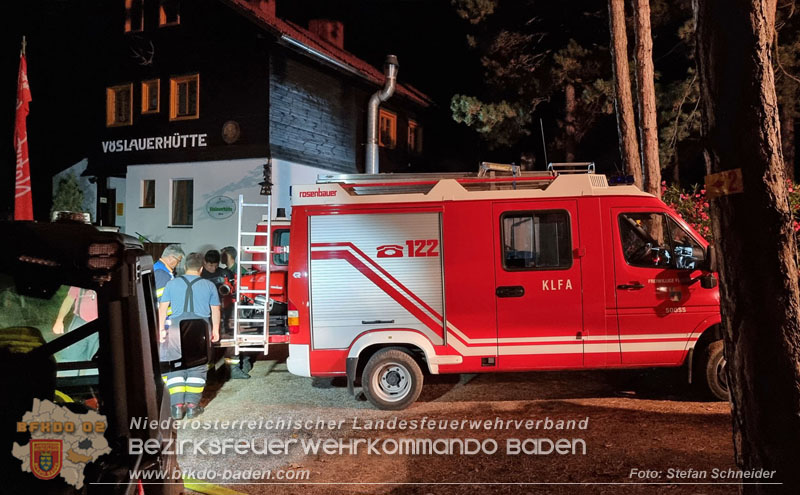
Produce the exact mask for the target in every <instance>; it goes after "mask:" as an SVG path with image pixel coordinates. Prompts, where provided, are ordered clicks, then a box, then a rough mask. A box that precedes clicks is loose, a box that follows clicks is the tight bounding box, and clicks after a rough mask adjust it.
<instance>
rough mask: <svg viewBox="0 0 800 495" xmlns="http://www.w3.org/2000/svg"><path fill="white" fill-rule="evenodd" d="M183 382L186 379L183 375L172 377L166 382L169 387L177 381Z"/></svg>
mask: <svg viewBox="0 0 800 495" xmlns="http://www.w3.org/2000/svg"><path fill="white" fill-rule="evenodd" d="M183 382H184V380H183V377H182V376H175V377H172V378H170V379H169V380H167V381H166V384H167V386H168V387H169V386H171V385H173V384H175V383H183Z"/></svg>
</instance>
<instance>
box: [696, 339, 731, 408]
mask: <svg viewBox="0 0 800 495" xmlns="http://www.w3.org/2000/svg"><path fill="white" fill-rule="evenodd" d="M702 364H703V368H702V370H703V371H704V372H705V384H706V386H707V387H708V390H709V391H710V392H711V395H713V396H714V397H715V398H717V399H719V400H728V397H729V394H730V391H729V390H728V375H727V373H726V371H725V365H726V361H725V354H724V353H723V349H722V341H721V340H716V341H714V342H711V343H710V344H708V346H706V348H705V349H704V352H703V362H702Z"/></svg>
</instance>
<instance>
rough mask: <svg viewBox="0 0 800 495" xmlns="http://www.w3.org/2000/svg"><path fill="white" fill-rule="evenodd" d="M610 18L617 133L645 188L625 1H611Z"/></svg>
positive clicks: (630, 169) (629, 171)
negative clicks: (629, 53) (634, 116)
mask: <svg viewBox="0 0 800 495" xmlns="http://www.w3.org/2000/svg"><path fill="white" fill-rule="evenodd" d="M608 20H609V25H610V30H611V59H612V61H613V68H614V71H613V72H614V92H615V94H614V104H615V106H616V109H617V136H618V137H619V153H620V156H621V157H622V163H623V164H624V167H625V174H626V175H631V176H633V182H634V184H636V186H637V187H638V188H639V189H642V188H643V185H644V184H643V183H642V163H641V162H640V161H639V143H638V142H637V141H636V123H635V122H634V120H633V95H631V76H630V69H629V68H628V33H627V30H626V28H625V0H608Z"/></svg>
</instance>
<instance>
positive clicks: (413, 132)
mask: <svg viewBox="0 0 800 495" xmlns="http://www.w3.org/2000/svg"><path fill="white" fill-rule="evenodd" d="M408 151H409V152H411V153H422V126H421V125H419V124H417V122H416V121H414V120H411V119H409V120H408Z"/></svg>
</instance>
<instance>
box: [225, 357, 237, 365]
mask: <svg viewBox="0 0 800 495" xmlns="http://www.w3.org/2000/svg"><path fill="white" fill-rule="evenodd" d="M225 362H226V363H228V364H239V358H236V359H234V358H225Z"/></svg>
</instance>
